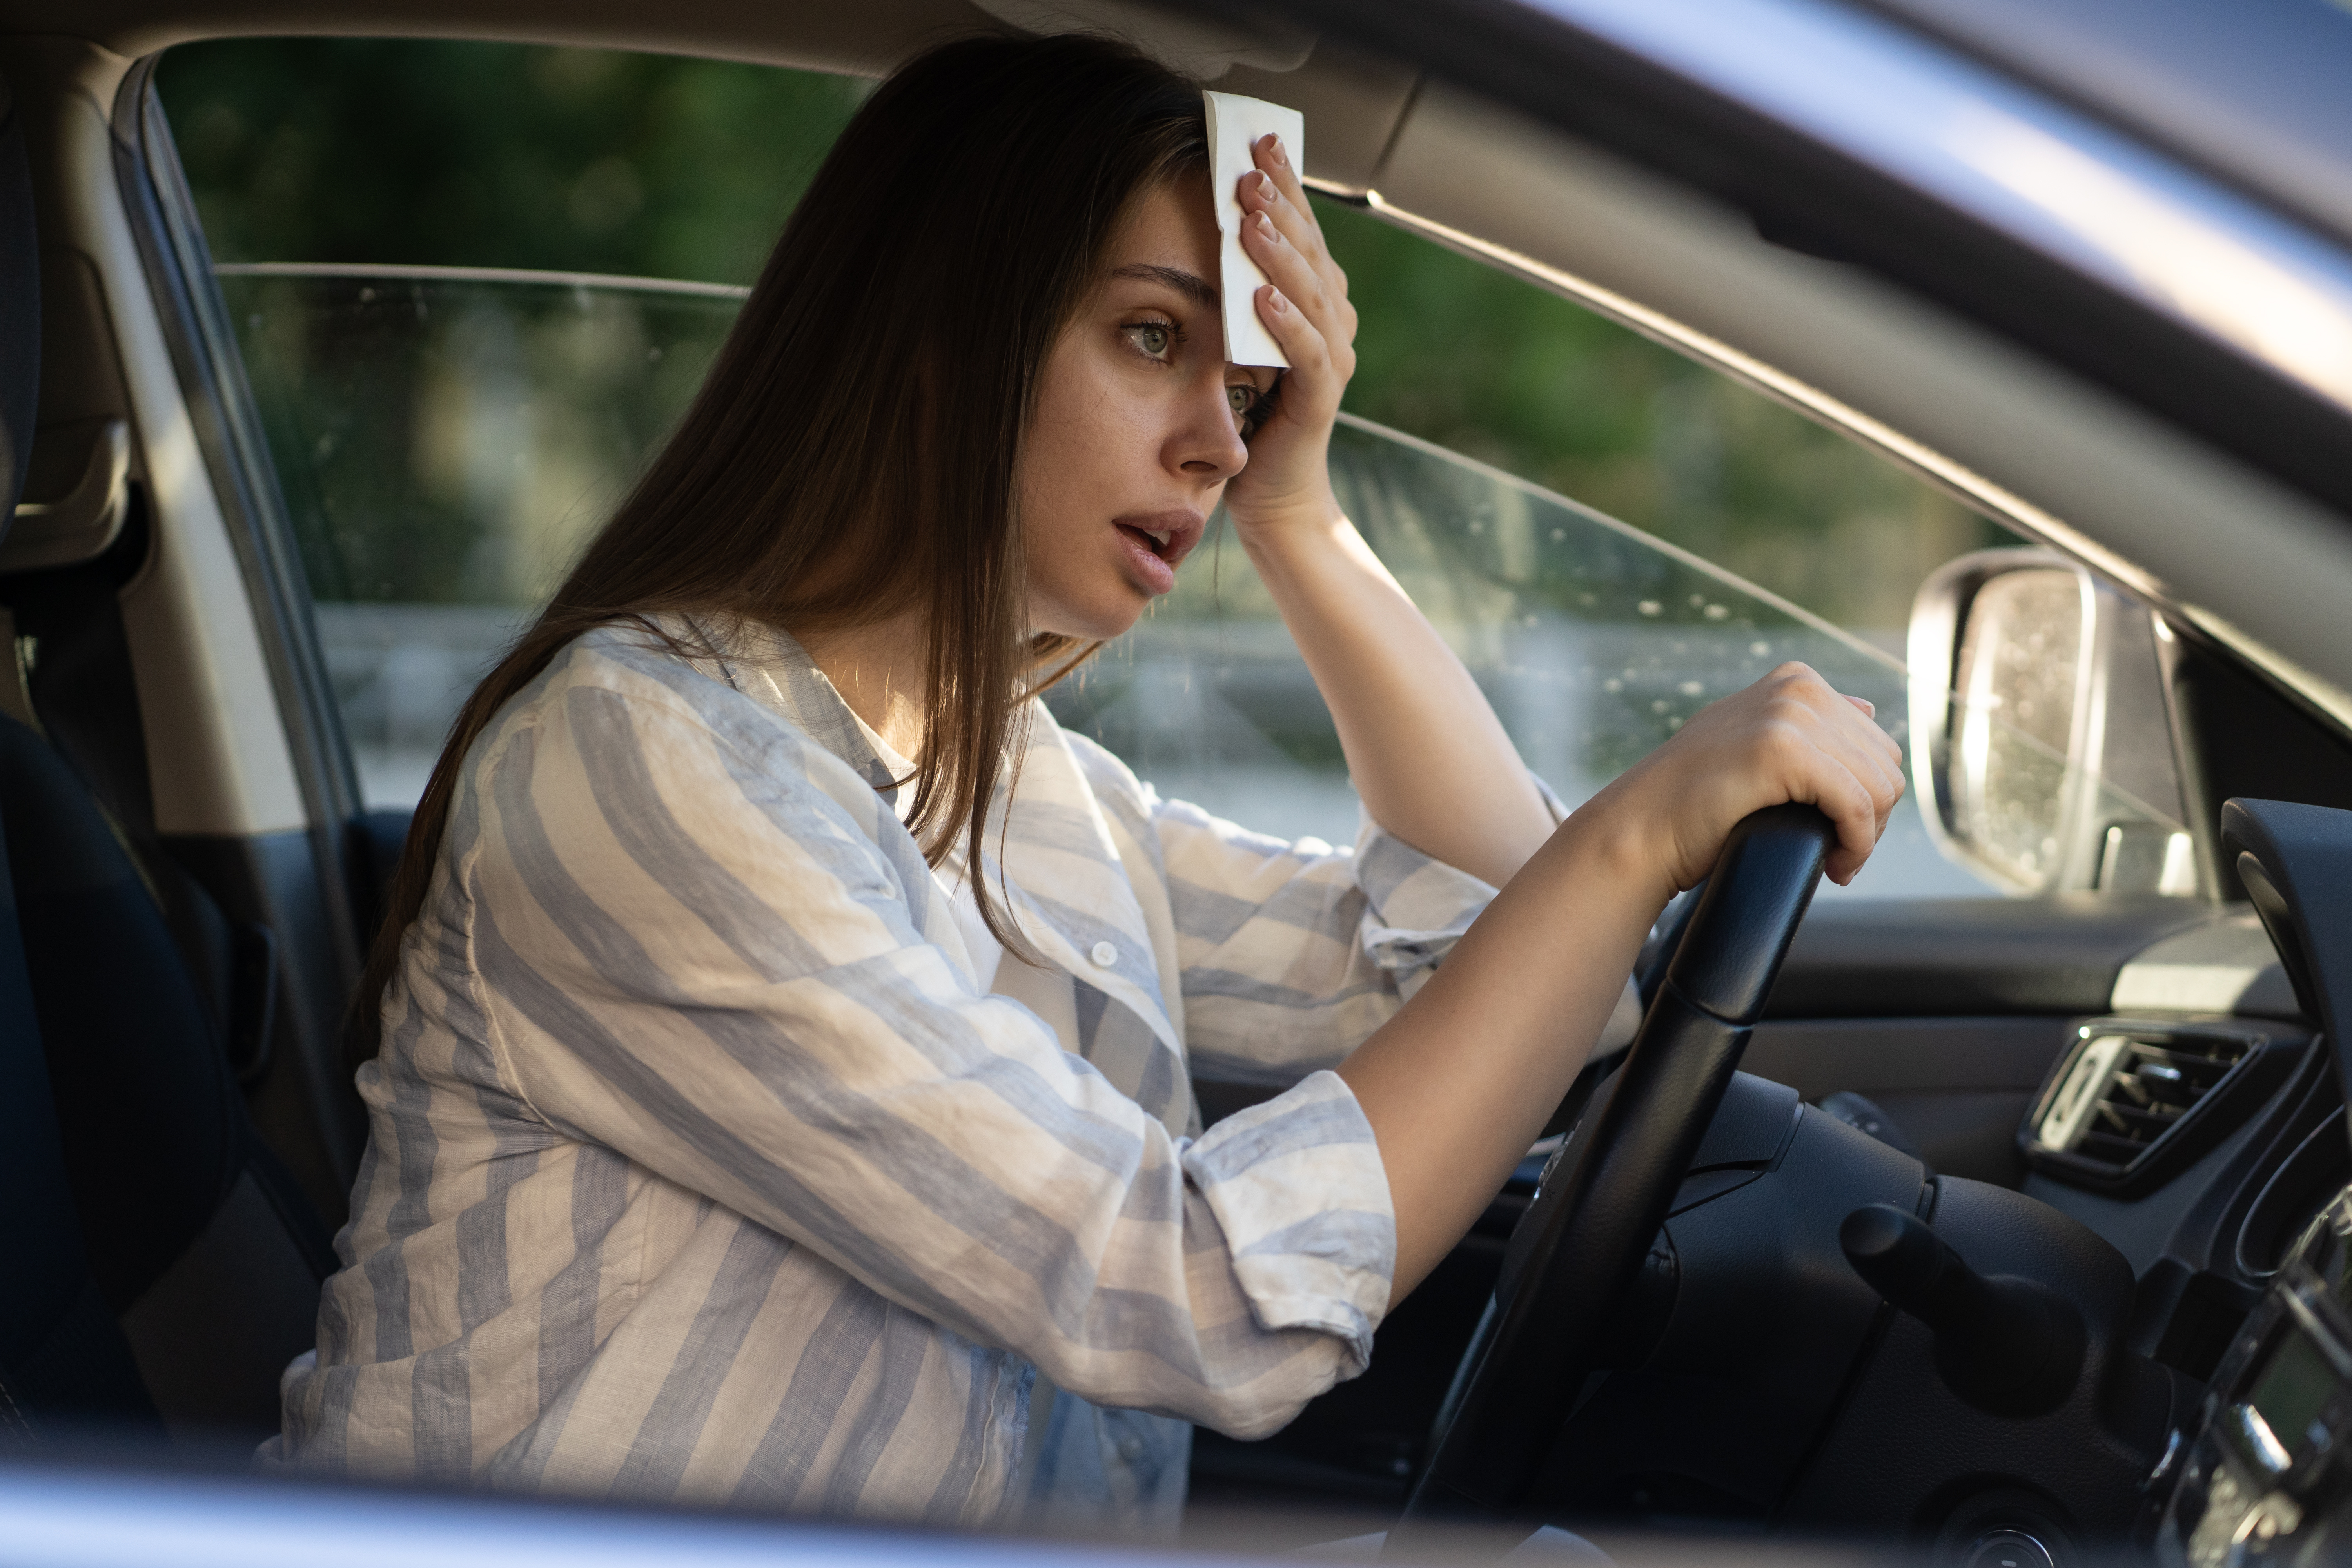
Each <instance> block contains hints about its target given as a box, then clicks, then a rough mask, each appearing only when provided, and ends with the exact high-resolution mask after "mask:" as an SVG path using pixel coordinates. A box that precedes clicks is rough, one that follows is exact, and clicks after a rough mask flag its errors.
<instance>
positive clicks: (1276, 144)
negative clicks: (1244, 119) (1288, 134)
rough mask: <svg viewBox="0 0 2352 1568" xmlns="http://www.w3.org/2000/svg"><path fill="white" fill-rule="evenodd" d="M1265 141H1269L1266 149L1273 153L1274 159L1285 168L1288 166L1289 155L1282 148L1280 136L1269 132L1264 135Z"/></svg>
mask: <svg viewBox="0 0 2352 1568" xmlns="http://www.w3.org/2000/svg"><path fill="white" fill-rule="evenodd" d="M1266 142H1268V143H1269V145H1268V146H1267V148H1266V151H1267V152H1269V153H1273V154H1274V161H1275V162H1276V163H1280V164H1282V165H1283V166H1284V167H1285V168H1287V167H1289V165H1290V156H1289V154H1287V153H1285V152H1283V150H1282V138H1281V137H1279V136H1275V135H1271V134H1269V135H1268V136H1267V137H1266Z"/></svg>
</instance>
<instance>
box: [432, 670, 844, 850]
mask: <svg viewBox="0 0 2352 1568" xmlns="http://www.w3.org/2000/svg"><path fill="white" fill-rule="evenodd" d="M464 771H465V775H466V777H467V781H468V782H469V783H470V784H473V785H474V786H475V787H476V788H478V789H480V790H481V791H482V793H484V794H485V795H488V794H490V793H492V791H493V789H494V788H496V787H499V786H497V785H494V784H493V781H494V780H499V779H503V780H504V781H505V782H504V785H503V787H504V788H505V789H506V790H508V791H509V792H511V791H512V789H513V788H514V787H516V785H518V784H522V783H523V782H524V781H526V780H528V781H529V784H528V787H530V789H531V790H532V792H533V793H535V794H553V793H559V792H561V791H562V788H563V785H564V784H565V782H566V781H567V780H573V781H576V782H577V783H578V784H580V785H581V786H582V787H583V789H584V790H585V791H586V792H587V793H588V794H591V795H594V796H595V797H596V798H597V800H598V802H599V804H600V805H602V806H603V807H604V810H605V811H607V812H608V813H609V812H610V811H612V810H614V809H615V808H616V807H619V808H623V809H625V808H626V806H627V804H628V803H630V802H632V801H639V802H643V803H644V804H646V805H652V804H653V803H654V802H656V800H659V801H662V802H665V803H667V805H670V806H671V807H672V808H673V809H675V808H676V807H677V805H679V804H680V796H681V795H697V794H707V793H709V786H718V787H719V788H721V789H723V790H724V792H725V793H727V794H729V795H741V796H745V797H749V798H751V799H753V800H759V801H763V802H767V803H776V802H779V801H781V800H782V799H785V798H790V797H793V796H795V795H805V796H811V797H827V798H830V799H831V800H833V801H834V802H835V803H837V804H839V805H843V806H845V807H850V808H852V809H854V810H855V812H856V816H858V817H859V818H860V819H861V826H866V824H865V823H864V822H863V821H862V819H864V818H866V817H869V816H873V815H874V814H875V813H876V811H877V809H878V810H880V811H881V812H882V814H883V815H886V816H887V815H888V813H887V806H884V805H883V804H882V803H881V802H879V801H878V799H877V796H876V795H875V794H874V791H873V788H872V786H871V785H870V784H868V783H867V782H866V780H865V779H863V778H861V777H860V776H859V775H858V774H857V773H856V771H855V770H853V769H852V768H851V767H849V765H848V764H846V763H844V762H842V761H841V760H840V759H839V758H838V757H836V756H835V755H834V754H833V753H832V752H829V751H827V750H826V749H825V748H824V746H823V745H821V744H819V743H818V742H817V741H816V740H815V739H814V737H812V736H811V735H810V734H809V733H808V731H806V730H805V729H804V728H803V727H802V726H801V725H799V724H797V723H795V722H794V721H793V719H792V718H791V717H790V716H789V715H787V714H784V713H781V712H779V711H777V710H775V709H774V708H773V707H771V706H769V705H767V704H763V703H761V702H760V701H758V700H755V699H754V698H752V697H751V695H750V694H748V693H747V692H745V691H744V690H742V689H740V686H739V684H738V682H737V680H736V679H735V674H734V672H733V671H732V670H731V669H730V667H729V666H728V665H727V664H725V663H724V662H722V661H721V660H720V659H719V658H716V657H713V656H699V655H698V654H697V653H696V651H695V650H694V649H693V647H691V645H685V646H681V645H678V644H674V643H672V642H670V641H669V640H667V639H666V638H665V637H663V636H661V635H660V634H659V633H657V632H655V631H653V630H651V629H649V628H647V627H646V626H639V625H614V626H600V627H597V628H596V629H594V630H593V631H589V632H585V633H583V634H582V635H581V636H580V637H575V638H573V639H572V641H571V642H569V643H567V644H565V645H564V646H563V647H562V648H560V649H559V650H557V652H556V654H555V656H554V657H553V658H551V659H550V660H549V661H548V664H547V668H545V669H543V670H541V672H540V674H539V676H538V678H537V679H534V680H532V681H531V682H530V684H529V685H528V686H526V687H524V688H523V689H522V690H520V691H519V692H517V693H516V694H515V696H514V697H513V698H512V699H511V700H509V702H508V703H507V704H506V705H505V706H504V707H503V708H501V709H500V710H499V712H498V713H497V715H496V716H494V717H493V718H492V719H491V721H490V722H489V724H488V726H487V727H486V728H485V729H484V730H483V732H482V734H481V736H480V738H479V739H478V740H477V741H476V742H475V743H474V745H473V747H472V748H471V750H470V751H469V752H468V753H467V762H466V767H465V770H464Z"/></svg>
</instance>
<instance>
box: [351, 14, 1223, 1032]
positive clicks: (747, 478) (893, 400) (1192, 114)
mask: <svg viewBox="0 0 2352 1568" xmlns="http://www.w3.org/2000/svg"><path fill="white" fill-rule="evenodd" d="M1207 167H1208V143H1207V138H1206V131H1205V126H1204V122H1203V116H1202V106H1201V97H1200V91H1199V89H1198V88H1197V87H1196V86H1195V85H1193V84H1192V83H1189V82H1186V81H1184V80H1183V79H1181V78H1179V77H1177V76H1175V75H1173V74H1172V73H1171V72H1170V71H1168V70H1167V69H1165V68H1162V67H1160V65H1158V64H1156V63H1154V62H1153V61H1151V60H1150V59H1149V58H1145V57H1144V56H1142V55H1140V54H1139V53H1137V52H1136V51H1135V50H1133V49H1132V48H1129V47H1126V46H1125V45H1122V44H1119V43H1116V42H1113V41H1111V40H1108V39H1104V38H1098V37H1058V38H1045V39H1015V38H1009V37H973V38H965V39H961V40H959V41H957V42H954V43H950V44H947V45H944V46H942V47H938V48H934V49H932V50H930V51H929V52H928V53H926V54H923V55H921V56H919V57H918V58H915V59H914V60H912V61H910V62H908V64H907V65H905V66H904V67H902V68H900V69H899V70H898V71H897V72H896V73H895V74H893V75H892V76H891V77H890V78H889V79H887V80H886V81H885V82H883V83H882V85H881V86H880V87H879V88H878V89H876V91H875V92H874V94H873V95H872V96H871V97H870V98H868V99H867V100H866V102H865V104H864V105H863V106H861V107H860V109H859V110H858V111H857V113H856V115H855V116H854V117H853V118H852V119H851V121H850V122H849V124H848V125H847V127H846V128H845V130H844V131H843V132H842V135H841V139H840V140H839V142H836V143H835V146H834V148H833V151H832V153H830V154H829V155H828V156H827V157H826V159H825V162H824V166H823V167H822V168H821V169H820V170H819V171H818V174H817V176H816V179H815V182H814V184H812V185H811V186H810V187H809V190H808V193H807V195H805V196H803V198H802V200H801V203H800V205H799V206H798V208H797V209H795V210H794V212H793V216H792V217H791V219H790V221H789V222H787V223H786V224H785V226H784V231H783V234H782V237H780V238H779V239H778V240H777V242H776V248H775V250H774V252H773V253H772V255H771V256H770V257H769V258H768V263H767V265H766V267H765V268H762V269H761V274H760V279H759V281H758V283H757V284H755V285H754V286H753V288H752V289H751V298H750V299H749V300H746V301H745V303H744V306H743V312H742V314H741V316H740V318H738V320H737V321H736V323H735V326H734V329H733V330H732V331H730V333H729V335H728V338H727V341H726V343H725V344H724V345H723V346H722V347H721V348H720V350H719V354H718V357H717V359H716V360H715V361H714V362H713V363H712V365H711V369H710V374H709V377H708V379H706V380H705V381H704V383H703V385H702V390H701V392H700V393H699V394H698V395H697V396H696V398H695V400H694V403H693V405H692V406H691V407H690V408H688V411H687V413H686V416H685V417H684V418H683V419H682V420H681V421H680V422H679V424H678V426H677V431H676V432H675V433H674V434H672V436H671V437H670V438H669V441H668V443H667V445H666V446H665V447H663V448H662V451H661V453H660V455H659V456H658V457H656V458H655V459H654V460H653V462H652V464H651V465H650V466H649V467H648V468H646V473H645V475H644V477H643V478H642V479H639V480H638V482H637V484H636V486H635V489H633V490H632V491H631V492H630V494H629V496H628V498H627V499H626V500H624V501H623V502H622V503H621V506H620V508H619V510H617V511H615V512H614V514H613V517H612V520H611V521H608V522H607V523H605V525H604V528H603V529H602V530H601V531H599V532H598V533H597V535H596V536H595V538H594V539H593V541H592V542H590V544H589V545H588V547H587V549H586V551H585V552H583V554H582V555H581V558H580V561H579V563H578V564H577V565H575V566H574V567H573V568H572V572H571V574H570V575H569V576H567V577H566V578H565V579H564V581H563V584H562V586H561V587H560V588H558V589H557V590H556V591H555V595H554V596H553V598H552V599H551V600H550V601H549V603H548V605H547V608H546V609H545V610H544V611H542V612H541V615H540V616H539V618H538V620H537V621H536V622H534V623H533V624H532V626H530V630H528V631H526V632H525V633H523V635H522V636H521V637H520V638H519V639H518V640H517V641H516V643H515V645H514V646H513V647H511V648H510V649H509V651H508V652H507V654H506V655H505V657H504V658H501V659H500V660H499V663H498V665H497V666H496V667H495V668H492V669H491V671H490V672H489V674H488V676H487V677H485V678H484V679H483V681H482V683H481V685H479V686H478V687H477V688H476V689H475V690H474V694H473V696H472V697H471V698H469V699H468V700H467V703H466V706H465V708H464V709H463V710H461V711H460V712H459V714H458V715H457V722H456V724H455V725H454V726H452V728H451V730H450V733H449V740H448V743H447V744H446V745H445V746H444V747H443V748H442V751H441V758H440V761H439V762H438V763H436V765H435V767H434V770H433V777H432V782H431V783H430V784H427V785H426V786H425V795H424V798H423V799H422V800H421V801H419V802H418V803H417V807H416V816H415V821H414V823H413V825H412V826H410V828H409V832H408V841H407V843H406V845H405V846H404V848H403V850H402V852H401V858H400V865H399V868H398V869H397V871H396V872H395V873H394V878H393V881H392V886H391V888H390V889H388V892H387V897H386V899H385V906H386V907H385V910H384V918H383V925H382V926H381V927H380V928H379V929H378V930H377V931H376V933H375V939H374V943H373V947H372V948H371V949H370V951H369V953H368V962H367V968H366V972H365V973H364V974H363V976H362V980H361V984H360V989H359V992H358V994H356V996H355V997H354V998H353V1005H352V1016H351V1028H350V1045H351V1048H352V1056H353V1058H354V1059H360V1058H366V1057H370V1056H373V1055H374V1054H375V1051H376V1049H377V1047H378V1045H379V1044H380V1034H381V1017H382V1005H383V993H384V988H385V986H386V985H387V984H389V983H390V981H391V979H392V976H393V973H394V970H395V968H396V967H397V966H398V963H399V959H400V948H401V942H402V939H403V937H404V934H405V933H406V931H407V929H408V927H409V926H410V924H411V923H412V922H414V921H415V919H416V915H417V911H418V910H419V909H421V908H422V907H423V905H424V902H425V892H426V890H427V889H428V888H429V886H430V885H431V882H432V878H433V868H434V863H435V861H436V858H438V856H439V853H440V847H441V840H442V835H443V830H444V828H445V827H446V823H447V820H448V816H449V806H450V802H451V800H452V799H453V798H454V796H455V795H456V793H457V779H458V774H459V773H460V772H461V771H462V769H463V767H464V764H465V759H466V754H467V751H468V750H469V749H471V747H472V746H473V744H474V742H475V741H476V740H477V739H478V738H479V737H480V735H481V734H482V732H483V731H485V730H486V729H488V727H489V725H490V723H491V721H493V720H494V719H495V718H496V717H497V715H498V712H499V709H501V708H502V707H504V706H505V705H506V703H507V702H508V701H509V700H511V699H512V698H513V697H514V696H515V695H516V694H517V693H518V692H520V691H521V690H522V689H523V688H524V687H526V686H528V685H529V684H530V682H531V681H532V680H534V679H537V678H538V676H539V675H540V673H541V671H542V670H544V669H545V668H547V665H548V661H549V660H550V659H551V658H553V657H554V656H555V654H556V653H557V651H558V650H560V649H561V648H562V647H563V646H564V645H565V644H567V643H569V642H571V641H572V639H573V638H575V637H579V636H580V635H581V634H583V632H587V631H590V630H593V629H594V628H595V627H597V626H606V625H610V624H613V623H614V622H623V621H636V622H641V623H649V621H650V617H652V616H659V615H667V614H686V615H709V616H717V617H720V618H723V619H725V618H740V619H748V620H751V621H757V622H762V623H766V624H769V625H772V626H782V627H784V628H786V629H788V630H794V631H799V632H813V631H823V630H833V629H838V628H841V627H845V626H862V625H868V624H871V623H873V622H876V621H879V620H884V619H887V618H889V617H890V616H895V615H898V614H901V613H903V612H906V611H908V610H912V609H918V608H919V609H920V610H922V611H923V612H924V614H925V620H926V623H927V625H928V626H929V651H928V660H927V674H928V679H929V684H928V689H927V695H926V698H925V712H924V720H925V733H926V735H927V742H926V745H925V749H924V752H923V755H922V758H921V759H920V761H919V763H918V764H917V771H916V775H915V778H914V781H913V782H914V785H915V796H914V803H913V806H912V809H911V811H910V813H909V816H908V826H909V827H910V828H911V829H912V830H913V832H914V833H915V836H916V837H917V840H918V841H919V843H921V844H922V846H923V849H924V853H925V854H926V855H927V856H928V857H929V859H930V862H931V864H933V865H937V864H939V863H940V860H941V859H942V858H945V857H947V856H948V855H950V853H952V852H953V850H954V848H955V847H956V844H957V842H958V840H959V839H961V840H962V841H963V842H964V843H965V844H967V845H968V846H969V847H970V849H971V857H970V860H969V863H970V864H971V866H972V867H974V868H975V870H976V868H978V866H979V865H980V856H979V848H980V837H981V833H982V825H983V823H984V822H985V820H986V817H987V815H988V808H989V803H990V800H991V798H992V795H993V794H994V792H995V789H996V786H997V783H998V778H999V774H1000V773H1001V772H1002V770H1003V765H1004V758H1005V755H1006V752H1007V748H1008V744H1009V743H1010V742H1011V741H1012V740H1013V729H1014V724H1015V715H1016V712H1017V711H1018V710H1019V707H1020V704H1021V702H1022V700H1024V698H1025V697H1027V696H1028V695H1030V694H1031V693H1033V692H1034V691H1037V690H1040V689H1043V688H1044V687H1045V686H1047V685H1050V684H1051V683H1052V682H1053V681H1054V680H1055V679H1059V678H1060V677H1061V676H1062V675H1065V674H1066V673H1068V671H1069V670H1070V669H1072V668H1076V665H1077V664H1078V663H1079V662H1080V661H1082V660H1083V659H1085V658H1087V655H1089V654H1090V653H1092V652H1093V651H1094V647H1095V646H1096V645H1094V644H1091V643H1081V642H1079V641H1077V640H1076V639H1074V638H1070V637H1055V636H1037V637H1029V636H1028V635H1027V634H1026V631H1025V628H1024V626H1023V625H1022V621H1021V616H1022V614H1023V596H1024V595H1023V588H1024V580H1025V579H1024V566H1023V561H1022V555H1021V538H1020V529H1019V527H1018V526H1017V523H1018V519H1017V518H1016V516H1015V513H1014V495H1015V475H1016V468H1017V464H1018V461H1019V456H1020V445H1021V435H1022V432H1023V430H1024V428H1025V427H1026V426H1027V424H1028V416H1029V412H1030V409H1031V406H1032V405H1033V403H1034V395H1035V390H1036V384H1037V378H1038V373H1039V371H1040V369H1041V367H1042V366H1043V365H1044V363H1045V358H1046V355H1047V353H1049V351H1050V350H1051V349H1052V347H1053V345H1054V342H1055V339H1056V338H1057V337H1058V336H1059V335H1060V333H1061V331H1063V329H1064V327H1065V326H1066V323H1067V322H1068V321H1069V320H1070V318H1071V317H1072V315H1073V314H1074V313H1075V311H1076V310H1077V308H1078V307H1079V306H1080V305H1081V304H1082V303H1083V302H1084V300H1086V298H1087V295H1088V293H1089V292H1090V291H1091V290H1092V289H1093V288H1094V287H1095V284H1096V282H1097V279H1098V276H1099V274H1100V273H1101V271H1102V268H1103V266H1104V262H1105V258H1104V252H1105V250H1106V248H1107V247H1108V243H1109V241H1110V239H1111V237H1112V236H1113V234H1114V233H1115V232H1116V230H1117V227H1118V223H1119V221H1120V220H1121V218H1122V217H1123V216H1125V215H1126V214H1127V213H1128V212H1129V210H1130V208H1131V207H1132V205H1134V203H1135V202H1136V200H1137V199H1138V198H1139V196H1140V195H1143V194H1144V193H1145V192H1147V191H1149V190H1150V189H1151V188H1153V187H1155V186H1156V185H1158V184H1161V183H1163V182H1165V181H1168V180H1171V179H1174V178H1178V177H1181V176H1184V175H1188V174H1194V173H1204V172H1205V171H1206V170H1207ZM981 883H982V879H981V878H979V877H978V876H977V875H976V874H975V876H974V877H973V879H972V886H973V892H974V893H975V895H976V896H977V897H978V898H979V900H980V908H981V913H982V917H983V918H984V919H985V920H986V921H987V922H988V925H989V929H990V930H991V931H994V932H995V933H996V935H997V936H998V938H999V939H1000V940H1003V941H1004V942H1006V944H1007V945H1008V946H1009V947H1013V949H1014V950H1015V951H1024V944H1022V943H1021V942H1019V941H1018V939H1017V936H1016V935H1015V933H1014V932H1013V931H1012V930H1011V928H1010V921H1008V920H1007V919H1006V918H1005V917H1004V915H1003V911H1002V910H1000V909H999V908H998V907H997V904H996V902H995V901H994V900H992V898H990V896H989V895H988V894H987V892H986V891H985V890H984V889H982V886H981Z"/></svg>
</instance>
